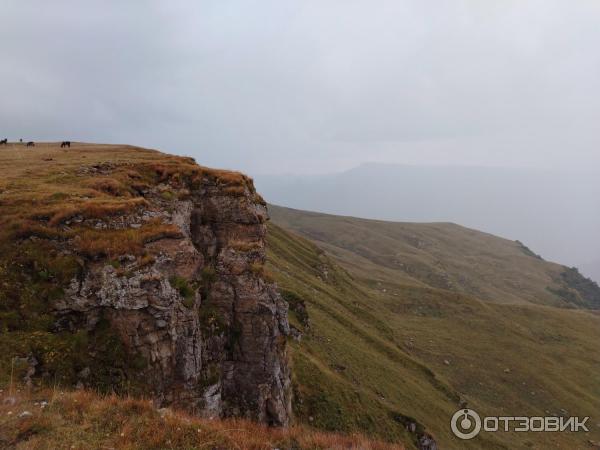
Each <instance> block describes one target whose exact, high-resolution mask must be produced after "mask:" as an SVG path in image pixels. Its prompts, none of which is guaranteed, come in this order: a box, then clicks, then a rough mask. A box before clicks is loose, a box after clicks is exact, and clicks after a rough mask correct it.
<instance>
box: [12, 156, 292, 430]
mask: <svg viewBox="0 0 600 450" xmlns="http://www.w3.org/2000/svg"><path fill="white" fill-rule="evenodd" d="M118 150H119V149H114V153H113V150H111V149H110V148H105V147H103V148H102V149H101V151H94V149H92V148H85V147H84V148H83V149H81V150H80V152H82V153H83V152H85V153H84V154H83V155H81V154H79V156H83V157H84V158H86V159H88V158H90V157H92V158H93V159H94V161H93V162H92V163H91V164H90V163H89V162H88V161H85V163H83V164H81V163H78V164H73V163H72V161H73V159H76V158H74V157H73V156H72V155H73V154H77V153H74V152H77V149H75V150H74V151H72V153H71V159H70V160H69V153H67V152H62V151H60V152H59V150H55V151H54V150H53V151H54V152H55V153H54V156H53V157H52V158H51V160H52V161H56V160H57V159H59V158H60V159H63V158H64V159H65V160H66V161H70V164H69V167H68V170H66V171H65V169H64V166H63V167H61V169H60V170H62V171H63V172H62V173H64V174H67V176H64V177H63V176H59V180H58V182H57V181H56V179H55V178H53V177H56V176H57V173H59V174H60V172H57V171H56V170H52V168H51V165H49V166H50V167H47V168H46V169H47V170H46V171H43V174H41V175H40V179H41V180H42V181H41V183H42V184H47V183H49V182H50V181H49V179H52V181H51V182H52V183H53V185H54V188H53V189H54V191H55V192H48V194H49V195H50V197H49V199H48V201H46V202H44V201H43V200H42V204H41V205H38V207H37V208H31V209H30V210H29V211H28V212H27V214H23V205H24V204H23V203H22V202H21V203H20V204H19V206H18V207H17V203H16V202H15V203H13V202H11V201H10V200H11V199H10V195H8V196H6V197H7V198H6V199H5V202H4V203H3V207H6V209H5V212H6V213H7V215H6V217H7V219H6V220H9V218H11V219H12V221H11V223H10V224H7V225H8V226H9V228H11V230H12V231H13V233H12V236H11V239H12V242H13V243H12V244H10V245H11V246H12V247H11V251H9V252H8V253H7V254H11V252H12V254H13V256H14V258H16V260H19V261H20V263H19V266H20V269H19V272H18V273H17V272H16V270H15V267H14V266H13V265H12V264H9V263H7V264H5V266H4V272H3V274H4V279H5V280H6V281H5V283H6V282H7V283H12V287H13V288H14V289H16V290H19V289H21V290H22V289H24V288H26V287H27V286H29V287H30V288H32V289H33V291H34V295H33V296H34V297H37V300H36V299H30V298H29V297H27V296H25V295H20V294H16V293H15V292H13V293H12V294H10V293H7V292H4V294H5V295H4V297H5V298H4V299H3V300H4V302H3V315H2V316H0V317H1V318H3V319H4V322H3V328H4V330H5V332H27V336H28V337H27V339H24V340H23V342H27V344H25V345H22V346H21V347H20V348H18V349H11V352H12V353H14V354H15V355H19V356H20V357H21V358H23V361H25V360H26V361H27V365H28V366H29V367H28V368H27V370H26V374H27V377H28V379H29V380H36V379H44V378H46V379H52V378H54V379H57V378H58V379H60V380H62V381H63V382H71V383H77V384H78V385H80V386H81V385H83V386H88V387H96V386H98V387H104V388H106V389H108V390H128V391H129V390H134V391H136V392H142V393H145V394H147V395H150V396H151V397H152V398H153V399H155V401H156V402H157V403H158V404H159V405H160V406H169V405H174V406H177V407H182V408H185V409H188V410H190V411H192V412H194V413H196V414H199V415H202V416H207V417H223V416H242V417H247V418H252V419H255V420H258V421H261V422H265V423H268V424H273V425H287V424H288V423H289V421H290V414H291V412H290V411H291V397H290V395H291V394H290V370H289V367H288V363H287V355H286V335H287V334H288V333H289V325H288V320H287V304H286V303H285V301H283V300H282V298H281V297H280V295H279V294H278V292H277V290H276V287H275V285H274V284H273V282H272V281H271V280H270V279H269V274H268V273H267V272H266V271H265V269H264V263H265V234H266V225H265V222H266V221H267V220H268V216H267V209H266V205H265V203H264V201H263V200H262V198H261V197H260V196H259V195H258V194H257V193H256V192H255V190H254V187H253V184H252V180H250V179H249V178H248V177H246V176H244V175H242V174H239V173H235V172H225V171H214V170H210V169H206V168H202V167H199V166H197V165H195V164H194V163H193V161H190V160H189V159H184V158H175V157H166V156H165V155H161V154H159V153H156V152H148V151H144V150H137V149H130V148H128V149H126V152H125V153H129V158H126V157H124V156H123V153H124V150H123V149H120V150H121V153H119V152H118ZM107 152H108V157H107V155H106V153H107ZM139 155H142V156H143V161H139V162H132V161H131V158H132V157H133V156H136V157H138V158H140V156H139ZM56 184H58V186H56ZM7 191H8V193H9V194H10V193H11V192H14V191H11V190H10V189H6V187H5V190H4V191H3V192H4V194H6V193H7ZM57 192H60V193H61V194H57ZM62 193H64V194H62ZM52 196H54V197H55V198H54V200H52V199H51V198H52ZM43 198H44V199H45V198H47V197H43ZM28 201H30V202H33V201H34V200H33V199H29V200H28ZM38 201H39V200H38ZM32 204H33V203H32ZM15 242H16V244H15ZM6 245H7V246H8V245H9V244H8V243H7V244H6ZM39 249H42V253H43V254H40V252H39ZM27 255H30V256H27ZM13 261H14V260H13ZM42 272H44V273H45V276H44V275H40V273H42ZM40 276H41V277H42V278H45V279H42V280H39V278H40ZM5 285H6V284H5ZM32 286H33V287H32ZM40 299H41V300H42V303H43V307H40V305H39V304H38V303H39V302H38V301H39V300H40ZM36 302H38V303H36ZM32 304H33V305H34V306H35V307H34V308H30V306H31V305H32ZM10 305H12V306H13V309H16V310H17V311H19V310H23V312H22V313H19V314H20V315H19V316H18V317H16V318H15V317H14V315H13V316H10V314H9V309H10V308H7V307H6V306H10ZM31 309H33V310H34V312H31ZM7 317H8V319H7ZM40 317H43V318H44V321H43V323H42V324H41V325H40V324H39V323H38V321H37V319H38V318H40ZM9 319H10V320H9ZM11 320H12V321H11ZM36 334H37V335H39V336H40V339H42V341H41V343H40V341H39V339H38V340H37V341H36V338H35V336H36ZM49 341H50V343H48V342H49ZM49 348H50V350H49ZM60 349H62V350H60ZM52 351H55V352H58V353H61V351H62V352H64V353H63V354H62V355H59V357H58V358H56V355H55V356H54V357H52V355H51V352H52ZM57 359H58V360H59V361H57Z"/></svg>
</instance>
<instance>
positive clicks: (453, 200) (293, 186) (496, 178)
mask: <svg viewBox="0 0 600 450" xmlns="http://www.w3.org/2000/svg"><path fill="white" fill-rule="evenodd" d="M599 180H600V177H598V176H597V175H596V174H593V173H592V172H587V173H567V172H557V171H544V170H534V169H518V168H493V167H469V166H408V165H393V164H379V163H369V164H364V165H361V166H359V167H356V168H354V169H351V170H347V171H345V172H341V173H333V174H328V175H318V176H256V177H255V183H256V185H257V189H258V190H259V191H260V192H262V193H263V195H264V196H265V198H268V199H269V201H270V202H271V203H274V204H279V205H286V206H289V207H292V208H298V209H302V210H308V211H320V212H324V213H329V214H337V215H349V216H354V217H363V218H372V219H381V220H391V221H410V222H454V223H458V224H461V225H464V226H467V227H470V228H475V229H478V230H484V231H486V232H489V233H493V234H495V235H498V236H502V237H505V238H508V239H511V240H516V239H520V240H521V241H523V242H526V243H527V245H528V246H529V247H530V248H531V249H532V251H534V252H535V253H538V254H540V255H541V256H543V257H544V258H545V259H548V260H552V261H559V262H561V263H563V264H568V265H575V266H578V265H580V264H581V263H583V262H587V261H594V260H596V259H597V258H598V255H599V254H600V241H598V240H597V239H596V234H597V230H598V229H600V204H599V203H598V201H597V199H598V198H600V181H599Z"/></svg>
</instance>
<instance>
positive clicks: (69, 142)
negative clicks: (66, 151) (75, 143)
mask: <svg viewBox="0 0 600 450" xmlns="http://www.w3.org/2000/svg"><path fill="white" fill-rule="evenodd" d="M63 147H69V148H71V141H62V142H61V143H60V148H63Z"/></svg>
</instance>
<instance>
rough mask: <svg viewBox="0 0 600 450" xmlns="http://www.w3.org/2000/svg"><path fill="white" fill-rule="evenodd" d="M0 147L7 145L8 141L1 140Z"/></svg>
mask: <svg viewBox="0 0 600 450" xmlns="http://www.w3.org/2000/svg"><path fill="white" fill-rule="evenodd" d="M0 145H8V139H2V140H1V141H0Z"/></svg>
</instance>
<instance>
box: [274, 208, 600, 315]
mask: <svg viewBox="0 0 600 450" xmlns="http://www.w3.org/2000/svg"><path fill="white" fill-rule="evenodd" d="M269 213H270V215H271V218H272V220H273V221H274V222H275V223H277V224H279V225H281V226H283V227H285V228H288V229H290V230H293V231H295V232H298V233H300V234H301V235H303V236H305V237H308V238H310V239H312V240H314V241H315V242H318V243H319V244H320V245H322V246H323V248H326V249H327V250H328V251H329V252H331V253H332V254H333V255H335V256H336V257H337V258H338V259H339V260H340V261H341V262H342V263H343V264H344V266H345V267H347V268H351V269H353V271H354V272H356V273H357V274H358V275H362V276H367V277H369V278H371V279H375V278H377V279H378V281H379V282H380V283H384V284H385V283H386V282H390V283H395V282H398V281H402V282H406V283H412V284H414V285H417V286H424V285H425V286H431V287H435V288H440V289H447V290H452V291H455V292H461V293H464V294H469V295H472V296H476V297H477V298H479V299H481V300H486V301H491V302H495V303H519V304H523V303H535V304H542V305H549V306H560V307H565V308H593V309H598V308H600V288H599V287H598V286H597V285H594V283H593V282H591V281H590V280H586V279H585V277H583V276H581V275H580V274H579V273H577V272H576V271H574V270H572V269H570V268H568V267H565V266H561V265H559V264H555V263H550V262H547V261H544V260H543V259H541V258H540V257H539V256H537V255H535V254H534V253H533V252H532V251H531V250H529V249H528V248H527V247H526V246H525V245H524V244H523V243H521V242H519V241H516V242H513V241H509V240H506V239H502V238H499V237H496V236H493V235H491V234H488V233H482V232H480V231H476V230H472V229H469V228H465V227H461V226H459V225H455V224H451V223H407V222H386V221H376V220H367V219H358V218H353V217H340V216H333V215H328V214H320V213H313V212H306V211H300V210H295V209H289V208H281V207H278V206H275V205H271V206H270V207H269Z"/></svg>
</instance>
